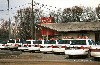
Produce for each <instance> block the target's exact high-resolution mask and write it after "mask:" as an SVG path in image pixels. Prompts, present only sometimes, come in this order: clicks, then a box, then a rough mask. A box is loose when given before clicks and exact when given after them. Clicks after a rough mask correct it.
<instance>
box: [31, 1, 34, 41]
mask: <svg viewBox="0 0 100 65" xmlns="http://www.w3.org/2000/svg"><path fill="white" fill-rule="evenodd" d="M31 19H32V20H31V36H32V37H31V38H32V39H33V29H34V28H33V25H34V15H33V0H32V15H31Z"/></svg>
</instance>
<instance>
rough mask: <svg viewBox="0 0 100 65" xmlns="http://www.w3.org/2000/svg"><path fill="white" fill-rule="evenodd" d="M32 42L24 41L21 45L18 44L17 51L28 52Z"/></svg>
mask: <svg viewBox="0 0 100 65" xmlns="http://www.w3.org/2000/svg"><path fill="white" fill-rule="evenodd" d="M33 41H34V40H26V41H23V42H22V44H20V45H19V46H18V49H19V50H21V51H28V47H30V46H31V45H32V42H33Z"/></svg>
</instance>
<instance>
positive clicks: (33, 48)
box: [28, 47, 40, 51]
mask: <svg viewBox="0 0 100 65" xmlns="http://www.w3.org/2000/svg"><path fill="white" fill-rule="evenodd" d="M28 50H30V51H31V50H34V51H35V50H36V51H39V50H40V47H28Z"/></svg>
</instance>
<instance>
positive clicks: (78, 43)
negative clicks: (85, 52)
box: [70, 40, 86, 45]
mask: <svg viewBox="0 0 100 65" xmlns="http://www.w3.org/2000/svg"><path fill="white" fill-rule="evenodd" d="M70 45H86V40H72V41H71V44H70Z"/></svg>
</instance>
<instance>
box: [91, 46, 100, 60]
mask: <svg viewBox="0 0 100 65" xmlns="http://www.w3.org/2000/svg"><path fill="white" fill-rule="evenodd" d="M90 51H91V56H92V57H94V59H95V60H98V59H100V44H99V45H95V46H92V47H91V48H90Z"/></svg>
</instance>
